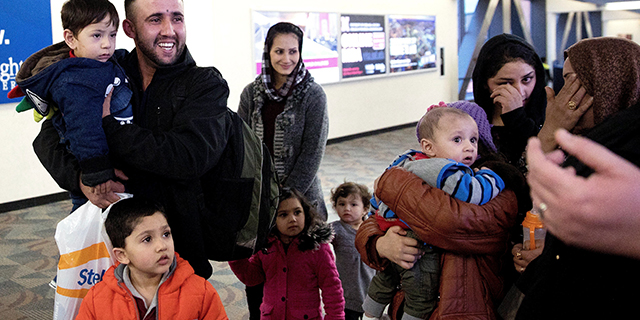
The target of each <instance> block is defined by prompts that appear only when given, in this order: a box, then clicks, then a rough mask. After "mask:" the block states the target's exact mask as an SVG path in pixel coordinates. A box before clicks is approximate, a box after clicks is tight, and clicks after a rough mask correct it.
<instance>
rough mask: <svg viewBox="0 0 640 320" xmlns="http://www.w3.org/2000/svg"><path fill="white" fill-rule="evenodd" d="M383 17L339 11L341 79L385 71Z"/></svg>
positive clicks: (385, 41)
mask: <svg viewBox="0 0 640 320" xmlns="http://www.w3.org/2000/svg"><path fill="white" fill-rule="evenodd" d="M386 43H387V40H386V35H385V31H384V16H381V15H360V14H342V15H341V16H340V54H341V56H340V57H341V61H340V62H341V63H342V78H354V77H363V76H369V75H375V74H384V73H386V71H387V70H386V68H387V61H386V55H385V47H386Z"/></svg>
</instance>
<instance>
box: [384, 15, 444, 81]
mask: <svg viewBox="0 0 640 320" xmlns="http://www.w3.org/2000/svg"><path fill="white" fill-rule="evenodd" d="M388 28H389V70H390V72H392V73H394V72H403V71H408V70H421V69H433V70H435V69H436V62H437V55H436V17H435V16H411V15H389V16H388Z"/></svg>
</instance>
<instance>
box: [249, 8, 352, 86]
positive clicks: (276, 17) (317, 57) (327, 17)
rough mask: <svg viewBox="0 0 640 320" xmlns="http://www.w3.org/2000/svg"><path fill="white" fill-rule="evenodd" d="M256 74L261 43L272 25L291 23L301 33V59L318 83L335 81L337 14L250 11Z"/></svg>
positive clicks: (259, 67) (259, 59)
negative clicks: (302, 37)
mask: <svg viewBox="0 0 640 320" xmlns="http://www.w3.org/2000/svg"><path fill="white" fill-rule="evenodd" d="M252 18H253V43H254V50H253V51H254V54H253V59H254V63H255V69H254V70H255V75H256V76H257V75H258V74H260V73H261V72H262V53H263V51H264V40H265V39H266V37H267V32H268V31H269V28H270V27H271V26H273V25H274V24H276V23H278V22H281V21H286V22H291V23H293V24H295V25H297V26H298V27H300V29H302V32H303V33H304V40H303V42H302V60H303V61H304V65H305V67H306V68H307V69H308V70H309V72H310V73H311V75H313V77H314V79H315V81H316V82H318V83H330V82H338V81H339V80H340V71H339V68H338V14H337V13H326V12H276V11H253V15H252Z"/></svg>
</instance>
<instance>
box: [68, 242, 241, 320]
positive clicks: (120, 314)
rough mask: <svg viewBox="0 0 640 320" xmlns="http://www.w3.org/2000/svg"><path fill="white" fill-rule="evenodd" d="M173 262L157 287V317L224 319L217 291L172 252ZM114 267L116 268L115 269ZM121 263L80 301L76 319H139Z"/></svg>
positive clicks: (167, 319)
mask: <svg viewBox="0 0 640 320" xmlns="http://www.w3.org/2000/svg"><path fill="white" fill-rule="evenodd" d="M176 262H177V265H176V267H175V269H174V270H173V272H172V274H170V275H169V277H167V279H166V280H165V281H164V282H163V283H162V284H161V285H160V288H159V289H158V306H157V308H158V309H157V317H158V319H166V320H172V319H207V320H209V319H210V320H228V319H229V318H227V314H226V312H225V311H224V307H223V306H222V301H220V296H218V292H217V291H216V289H214V288H213V286H212V285H211V283H209V282H208V281H207V280H205V279H204V278H202V277H200V276H197V275H196V274H194V273H193V268H191V265H189V263H188V262H187V261H186V260H184V259H182V258H180V257H179V256H178V255H177V254H176ZM116 269H117V270H116ZM122 270H124V265H118V266H117V267H116V266H112V267H111V268H109V270H107V272H106V273H105V274H104V279H103V280H102V281H100V282H99V283H98V284H96V285H95V286H93V287H92V288H91V289H90V290H89V292H88V293H87V295H86V296H85V297H84V299H83V300H82V304H81V305H80V311H79V313H78V316H77V317H76V320H78V319H105V320H118V319H139V316H138V307H137V305H136V302H135V300H134V298H133V295H132V294H131V291H130V290H129V289H128V288H127V287H126V285H125V284H124V281H123V279H122V277H121V275H122Z"/></svg>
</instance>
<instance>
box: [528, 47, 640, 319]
mask: <svg viewBox="0 0 640 320" xmlns="http://www.w3.org/2000/svg"><path fill="white" fill-rule="evenodd" d="M565 58H566V61H565V66H564V72H563V76H564V77H565V81H566V83H565V87H567V86H576V83H577V85H578V86H581V88H583V89H582V90H584V91H585V92H586V94H581V93H580V92H576V94H574V95H573V96H568V99H567V98H566V97H565V98H562V99H560V98H557V99H555V100H554V101H553V104H554V107H557V108H560V107H563V108H564V109H566V110H569V111H572V112H579V113H582V112H583V111H581V110H579V109H580V108H582V106H583V105H590V107H587V108H586V112H584V114H583V115H582V116H581V117H580V118H579V120H578V121H577V123H576V124H575V126H574V127H573V130H572V131H573V132H574V133H579V134H582V135H584V136H585V137H587V138H589V139H591V140H593V141H595V142H597V143H599V144H601V145H603V146H605V147H606V148H608V149H609V150H610V151H612V152H613V153H615V154H617V155H619V156H621V157H622V158H625V159H626V160H628V161H629V162H631V163H633V164H634V165H635V166H636V167H638V166H640V125H638V123H640V46H638V45H637V44H636V43H634V42H632V41H629V40H626V39H623V38H596V39H586V40H582V41H580V42H578V43H576V44H575V45H573V46H571V47H570V48H569V49H567V51H566V52H565ZM563 89H564V88H563ZM559 96H560V95H559ZM591 97H593V98H591ZM585 101H587V102H586V103H585ZM541 142H542V141H541ZM535 145H536V146H537V141H536V144H535ZM538 152H539V150H538V149H536V155H537V153H538ZM557 152H559V151H556V153H557ZM554 155H555V156H558V155H559V154H554ZM555 158H557V157H555ZM563 166H565V167H569V166H570V167H573V168H574V169H575V172H576V174H577V175H579V176H582V177H588V176H590V175H591V174H592V173H593V170H592V169H591V168H589V167H587V166H586V165H584V164H582V163H580V162H579V161H578V160H577V159H576V158H575V157H572V156H569V157H568V158H567V159H566V160H565V161H564V163H563ZM537 174H539V172H537ZM534 178H535V176H534ZM532 179H533V178H532ZM536 186H538V187H537V188H535V189H533V192H532V195H533V197H534V201H536V203H537V207H538V210H539V211H541V212H543V213H544V212H545V210H549V212H550V213H551V212H552V211H553V210H557V208H558V207H557V206H554V207H551V205H552V204H555V203H557V202H558V201H554V202H551V201H549V202H548V203H549V205H550V207H547V205H546V204H543V203H542V202H541V200H545V201H547V199H548V198H549V195H545V198H546V199H541V198H540V196H541V193H540V190H541V189H540V188H539V184H537V185H536ZM532 187H533V185H532ZM577 187H578V186H576V188H577ZM602 188H611V186H609V187H607V186H605V185H603V186H602ZM619 191H620V192H623V191H625V190H619ZM553 196H554V197H558V198H561V197H562V196H563V195H553ZM638 196H639V195H633V197H638ZM565 198H566V199H565V200H564V201H566V202H571V204H572V205H571V206H572V207H582V206H583V205H584V203H574V202H572V201H573V200H574V199H575V197H569V196H568V195H567V196H566V197H565ZM559 200H560V201H562V199H559ZM585 201H586V200H585ZM584 208H585V210H586V208H588V207H584ZM554 214H557V215H559V214H561V212H554ZM598 214H602V215H615V214H616V213H611V212H607V209H603V210H601V212H599V213H598ZM567 227H568V226H567ZM599 227H601V228H606V227H607V226H604V225H603V226H599ZM611 231H612V232H615V230H611ZM638 232H640V231H638ZM565 239H566V237H565ZM594 241H597V240H594ZM607 251H609V252H617V251H616V250H614V249H611V250H607ZM639 270H640V260H637V259H633V258H629V257H624V256H620V255H614V254H609V253H599V252H595V251H592V250H591V249H584V248H579V247H576V246H573V245H570V244H567V243H565V242H564V241H562V240H560V239H558V238H557V237H556V236H555V235H554V229H550V230H549V233H548V234H547V237H546V240H545V248H544V250H543V252H542V254H541V255H540V257H538V259H536V260H534V261H533V262H532V263H531V264H529V266H528V267H527V271H525V273H524V274H523V275H522V277H521V279H520V281H519V283H518V286H519V288H520V289H522V291H523V292H524V294H525V298H524V300H523V302H522V305H521V307H520V309H519V311H518V315H517V319H624V318H628V317H629V316H631V315H635V314H637V310H636V309H637V308H636V304H637V301H638V299H639V298H640V293H639V292H640V291H638V288H640V272H638V271H639Z"/></svg>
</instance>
